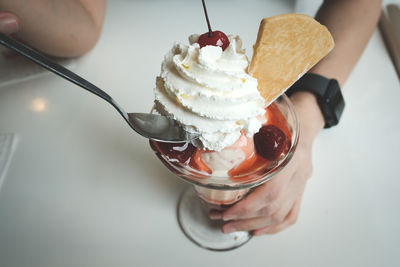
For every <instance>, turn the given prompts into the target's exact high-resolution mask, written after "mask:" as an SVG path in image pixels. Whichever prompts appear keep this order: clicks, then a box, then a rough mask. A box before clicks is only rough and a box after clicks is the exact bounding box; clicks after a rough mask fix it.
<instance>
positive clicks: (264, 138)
mask: <svg viewBox="0 0 400 267" xmlns="http://www.w3.org/2000/svg"><path fill="white" fill-rule="evenodd" d="M254 145H255V147H256V151H257V153H258V154H259V155H260V156H262V157H264V158H266V159H268V160H276V159H278V158H279V156H280V155H281V154H282V153H287V151H288V148H289V147H290V141H289V138H288V137H287V136H286V134H285V133H284V132H283V131H282V130H281V129H279V128H278V127H276V126H274V125H265V126H263V127H261V129H260V131H259V132H258V133H256V134H255V135H254Z"/></svg>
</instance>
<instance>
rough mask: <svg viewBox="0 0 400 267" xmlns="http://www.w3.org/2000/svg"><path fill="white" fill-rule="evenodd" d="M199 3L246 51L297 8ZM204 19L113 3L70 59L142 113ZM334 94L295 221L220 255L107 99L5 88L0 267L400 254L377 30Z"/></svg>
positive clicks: (351, 261) (387, 90) (334, 262)
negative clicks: (263, 23)
mask: <svg viewBox="0 0 400 267" xmlns="http://www.w3.org/2000/svg"><path fill="white" fill-rule="evenodd" d="M209 2H210V3H209V4H208V5H209V13H210V16H211V18H212V23H213V25H215V26H214V27H215V28H219V29H223V30H224V31H225V32H228V33H236V34H239V35H240V36H242V38H243V42H244V45H245V47H246V48H247V52H248V54H249V56H251V47H252V44H253V43H254V41H255V38H256V34H257V30H258V23H259V21H260V19H261V18H262V17H266V16H271V15H274V14H279V13H288V12H293V10H294V6H295V3H294V1H278V0H277V1H262V0H254V1H252V2H246V1H238V0H236V1H229V5H227V3H228V1H222V0H221V1H209ZM397 2H398V3H399V2H400V1H397ZM221 11H223V12H221ZM203 31H205V22H204V19H203V14H202V10H201V5H200V4H199V1H173V2H167V1H147V2H146V1H110V2H109V5H108V10H107V16H106V22H105V26H104V31H103V34H102V36H101V39H100V41H99V43H98V45H97V46H96V47H95V49H94V50H93V51H91V52H90V53H89V54H87V55H86V56H84V57H82V58H80V59H79V60H77V62H76V63H77V64H76V66H75V68H74V71H76V72H77V73H79V74H80V75H82V76H83V77H86V78H87V79H88V80H90V81H93V83H95V84H96V85H98V86H99V87H100V88H103V89H104V90H105V91H107V92H108V93H109V94H110V95H112V96H113V97H114V99H115V100H117V101H118V102H119V103H120V104H121V106H123V107H124V108H125V109H126V110H127V111H137V112H147V111H149V110H150V108H151V106H152V102H153V90H152V89H153V88H154V85H155V77H156V76H157V75H158V73H159V71H160V63H161V60H162V58H163V55H164V54H165V53H166V52H167V50H168V49H169V48H170V47H171V46H172V44H173V42H174V41H182V42H186V38H187V36H188V35H190V34H191V33H193V32H203ZM344 97H345V100H346V103H347V107H346V109H345V112H344V114H343V119H342V121H341V123H340V125H339V126H338V127H335V128H333V129H331V130H329V131H323V132H322V133H321V134H320V136H319V137H318V138H317V140H316V142H315V146H314V151H313V152H314V153H313V159H314V172H313V176H312V178H311V179H310V180H309V182H308V186H307V188H306V192H305V194H304V198H303V203H302V208H301V214H300V216H299V219H298V222H297V224H296V225H294V226H292V227H291V228H289V229H287V230H285V231H283V232H281V233H279V234H276V235H269V236H262V237H259V238H253V239H252V240H251V241H250V242H249V243H247V244H246V245H244V246H243V247H241V248H239V249H236V250H233V251H229V252H222V253H221V252H211V251H207V250H204V249H201V248H199V247H197V246H196V245H194V244H193V243H191V241H189V240H188V239H187V238H186V237H185V236H184V234H183V233H182V232H181V230H180V228H179V226H178V223H177V219H176V205H177V200H178V198H179V195H180V193H181V192H182V190H183V189H184V188H185V187H186V186H187V184H186V183H184V182H183V181H181V180H179V178H177V177H175V176H174V175H173V174H171V173H169V172H167V170H166V169H165V167H164V166H163V165H162V164H161V163H160V162H159V161H158V159H157V158H156V156H155V155H154V154H153V153H152V151H151V149H150V148H149V146H148V142H147V140H145V139H144V138H142V137H140V136H138V135H136V134H135V133H134V132H133V131H132V130H131V129H130V128H129V127H128V125H127V124H126V123H125V122H124V121H123V119H122V118H121V117H120V115H119V114H118V113H117V112H116V111H115V110H114V109H113V108H112V107H111V106H110V105H108V104H107V103H106V102H104V101H103V100H101V99H99V98H97V97H94V96H93V95H91V94H90V93H88V92H86V91H84V90H81V89H80V88H79V87H76V86H75V85H73V84H71V83H68V82H66V81H64V80H62V79H60V78H58V77H56V76H54V75H52V74H49V75H45V76H40V77H38V78H36V79H32V80H29V81H25V82H21V83H18V84H14V85H8V86H4V87H1V88H0V134H1V133H15V134H16V135H17V139H18V143H17V147H16V150H15V153H14V156H13V158H12V161H11V164H10V166H9V170H8V172H7V175H6V177H5V181H4V183H3V186H2V188H1V191H0V266H189V265H190V266H202V267H203V266H217V265H219V264H222V265H220V266H225V265H224V264H225V263H227V262H229V265H230V266H232V267H233V266H267V265H268V266H395V265H397V266H399V265H398V264H400V260H399V257H398V253H399V251H400V245H399V244H400V243H399V240H400V231H399V228H398V222H399V221H400V214H399V208H398V203H400V194H399V193H398V192H399V190H400V173H399V171H398V166H397V164H399V163H398V158H399V157H398V153H399V151H400V142H399V138H398V137H399V134H400V121H399V118H398V114H400V105H399V103H398V101H399V99H400V85H399V80H398V78H397V76H396V73H395V70H394V67H393V65H392V64H391V62H390V59H389V56H388V54H387V52H386V50H385V47H384V45H383V41H382V39H381V36H380V34H379V32H378V31H376V32H375V33H374V35H373V37H372V39H371V41H370V43H369V44H368V47H367V49H366V51H365V53H364V54H363V56H362V58H361V60H360V61H359V63H358V64H357V66H356V68H355V70H354V72H353V73H352V75H351V77H350V79H349V80H348V82H347V84H346V85H345V88H344Z"/></svg>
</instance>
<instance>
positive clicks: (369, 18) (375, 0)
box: [292, 0, 381, 138]
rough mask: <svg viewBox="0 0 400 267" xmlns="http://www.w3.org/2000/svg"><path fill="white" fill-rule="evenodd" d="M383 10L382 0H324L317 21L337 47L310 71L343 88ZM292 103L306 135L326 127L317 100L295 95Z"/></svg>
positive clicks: (303, 94) (308, 95)
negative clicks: (330, 79) (327, 31)
mask: <svg viewBox="0 0 400 267" xmlns="http://www.w3.org/2000/svg"><path fill="white" fill-rule="evenodd" d="M380 10H381V0H327V1H325V2H324V4H323V5H322V6H321V8H320V9H319V11H318V13H317V15H316V19H317V20H318V21H319V22H320V23H321V24H323V25H325V26H326V27H327V28H328V29H329V31H330V32H331V34H332V36H333V39H334V41H335V47H334V49H333V50H332V51H331V52H330V54H329V55H328V56H326V57H325V58H324V59H323V60H321V61H320V62H319V63H318V64H317V65H316V66H314V68H312V69H311V70H310V72H311V73H317V74H320V75H323V76H325V77H327V78H334V79H337V80H338V82H339V84H340V85H341V86H343V85H344V83H345V81H346V80H347V78H348V76H349V75H350V73H351V71H352V69H353V68H354V66H355V64H356V63H357V60H358V59H359V57H360V56H361V54H362V52H363V50H364V48H365V46H366V45H367V43H368V40H369V39H370V37H371V35H372V33H373V31H374V29H375V27H376V24H377V22H378V19H379V16H380ZM292 100H293V102H294V104H295V106H296V109H297V110H298V113H300V114H299V118H300V121H301V123H302V124H303V126H302V128H304V129H302V130H303V132H304V131H305V132H306V133H307V134H308V136H310V138H313V137H314V136H315V135H316V134H317V133H318V132H319V131H320V130H321V129H322V128H323V126H324V120H323V117H322V114H321V113H320V111H319V107H318V105H317V102H316V99H315V97H314V96H313V95H312V94H311V93H305V92H304V93H303V92H301V93H297V94H294V95H293V96H292ZM310 116H312V117H313V118H312V119H313V121H312V122H310V121H309V120H310V119H311V118H309V117H310Z"/></svg>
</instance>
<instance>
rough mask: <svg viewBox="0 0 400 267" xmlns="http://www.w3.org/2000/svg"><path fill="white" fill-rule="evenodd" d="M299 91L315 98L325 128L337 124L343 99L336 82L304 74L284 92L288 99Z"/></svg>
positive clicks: (319, 76)
mask: <svg viewBox="0 0 400 267" xmlns="http://www.w3.org/2000/svg"><path fill="white" fill-rule="evenodd" d="M299 91H307V92H311V93H313V94H314V95H315V96H316V98H317V102H318V106H319V108H320V110H321V113H322V115H323V117H324V120H325V128H330V127H332V126H335V125H337V124H338V123H339V119H340V117H341V115H342V113H343V109H344V99H343V95H342V93H341V90H340V86H339V83H338V82H337V80H335V79H328V78H326V77H324V76H321V75H318V74H314V73H306V74H305V75H303V76H302V77H301V78H300V79H299V80H298V81H297V82H295V83H294V84H293V85H292V86H291V87H290V88H289V89H288V90H287V91H286V95H287V96H289V97H290V96H291V95H292V94H294V93H295V92H299Z"/></svg>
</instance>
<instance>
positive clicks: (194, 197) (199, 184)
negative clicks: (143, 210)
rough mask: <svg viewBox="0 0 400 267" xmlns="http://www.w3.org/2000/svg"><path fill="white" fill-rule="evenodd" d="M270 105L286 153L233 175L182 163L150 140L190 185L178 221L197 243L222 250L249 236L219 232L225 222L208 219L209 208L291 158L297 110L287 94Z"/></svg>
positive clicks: (228, 201)
mask: <svg viewBox="0 0 400 267" xmlns="http://www.w3.org/2000/svg"><path fill="white" fill-rule="evenodd" d="M272 105H274V107H277V109H276V112H278V113H280V115H283V118H284V119H285V124H286V125H285V129H286V131H287V132H288V133H289V136H288V138H289V142H288V147H287V149H286V150H285V153H282V154H281V155H280V156H279V157H278V158H276V159H274V160H265V162H264V161H262V164H255V165H253V166H252V167H251V168H248V169H247V170H245V171H242V172H240V173H236V174H234V175H232V174H231V175H229V176H218V174H217V175H216V174H214V175H213V174H212V173H211V174H210V173H207V172H204V171H200V170H199V169H196V168H193V167H190V166H189V164H188V163H187V162H188V161H187V160H186V162H184V163H182V162H179V161H176V160H171V158H170V157H168V156H166V155H165V153H162V152H161V151H160V149H157V145H155V144H154V143H152V142H153V141H151V142H150V144H151V146H152V148H153V150H154V151H155V152H156V155H157V156H158V158H159V159H160V160H161V161H162V162H163V163H164V165H165V166H166V167H167V168H168V169H169V170H171V171H172V172H173V173H174V174H176V175H177V176H178V177H180V178H182V179H184V180H185V181H186V182H189V183H190V184H191V185H193V186H189V187H188V188H187V189H186V190H185V191H184V192H183V193H182V195H181V197H180V200H179V203H178V221H179V225H180V227H181V229H182V231H183V232H184V233H185V235H186V236H187V237H188V238H189V239H190V240H191V241H193V242H194V243H196V244H197V245H199V246H200V247H203V248H206V249H210V250H216V251H225V250H230V249H234V248H237V247H239V246H241V245H243V244H245V243H246V242H247V241H249V240H250V238H251V237H252V235H251V233H249V232H247V231H241V232H233V233H230V234H224V233H222V232H221V227H222V225H223V224H224V223H226V222H224V221H222V220H211V219H209V216H208V214H209V211H210V210H220V211H222V210H224V209H226V208H227V207H229V206H231V205H233V204H234V203H236V202H237V201H239V200H241V199H242V198H243V197H245V196H246V194H247V193H248V192H249V191H250V190H252V189H254V188H255V187H257V186H259V185H261V184H263V183H265V182H266V181H268V180H269V179H271V178H272V177H274V176H275V175H276V174H277V173H279V172H280V171H281V170H282V169H283V168H284V167H285V166H286V164H287V163H288V162H289V161H290V160H291V158H292V156H293V154H294V152H295V149H296V146H297V143H298V138H299V125H298V120H297V115H296V112H295V110H294V107H293V105H292V103H291V102H290V100H289V98H288V97H287V96H286V95H282V96H281V97H279V98H278V99H277V100H276V101H275V102H274V103H273V104H272ZM266 125H268V121H267V123H266Z"/></svg>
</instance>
